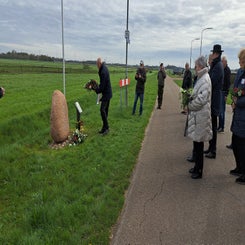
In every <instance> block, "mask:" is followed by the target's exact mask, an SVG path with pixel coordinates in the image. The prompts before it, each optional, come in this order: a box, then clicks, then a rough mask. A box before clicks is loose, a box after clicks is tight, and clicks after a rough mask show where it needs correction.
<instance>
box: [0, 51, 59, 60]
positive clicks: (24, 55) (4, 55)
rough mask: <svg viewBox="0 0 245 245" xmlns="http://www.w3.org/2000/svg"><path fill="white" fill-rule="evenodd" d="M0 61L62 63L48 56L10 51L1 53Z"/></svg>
mask: <svg viewBox="0 0 245 245" xmlns="http://www.w3.org/2000/svg"><path fill="white" fill-rule="evenodd" d="M0 58H1V59H20V60H39V61H62V59H59V58H55V57H50V56H48V55H35V54H28V53H25V52H17V51H15V50H12V51H11V52H7V53H1V54H0Z"/></svg>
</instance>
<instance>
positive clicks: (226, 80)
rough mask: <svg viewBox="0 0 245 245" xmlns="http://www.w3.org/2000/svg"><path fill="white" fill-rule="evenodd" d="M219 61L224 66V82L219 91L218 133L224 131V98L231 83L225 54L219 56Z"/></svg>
mask: <svg viewBox="0 0 245 245" xmlns="http://www.w3.org/2000/svg"><path fill="white" fill-rule="evenodd" d="M221 62H222V64H223V67H224V83H223V88H222V93H221V108H220V110H221V111H220V115H219V126H218V130H217V131H218V133H221V132H224V128H225V107H226V99H227V96H228V94H229V89H230V85H231V70H230V68H229V66H228V64H227V58H226V56H223V57H222V58H221Z"/></svg>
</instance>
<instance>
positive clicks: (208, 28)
mask: <svg viewBox="0 0 245 245" xmlns="http://www.w3.org/2000/svg"><path fill="white" fill-rule="evenodd" d="M211 29H214V28H213V27H207V28H204V29H202V31H201V45H200V56H201V55H202V37H203V32H204V31H206V30H211Z"/></svg>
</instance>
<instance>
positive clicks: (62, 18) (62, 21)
mask: <svg viewBox="0 0 245 245" xmlns="http://www.w3.org/2000/svg"><path fill="white" fill-rule="evenodd" d="M61 23H62V59H63V93H64V95H66V78H65V45H64V10H63V0H61Z"/></svg>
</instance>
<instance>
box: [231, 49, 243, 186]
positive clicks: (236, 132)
mask: <svg viewBox="0 0 245 245" xmlns="http://www.w3.org/2000/svg"><path fill="white" fill-rule="evenodd" d="M238 58H239V64H240V69H239V70H238V72H237V76H236V79H235V83H234V89H233V94H232V100H233V103H232V109H233V118H232V123H231V131H232V148H233V154H234V157H235V160H236V168H235V169H233V170H231V171H230V174H232V175H236V176H239V177H238V178H237V179H236V183H239V184H245V154H244V152H245V48H244V49H242V50H241V51H240V52H239V54H238Z"/></svg>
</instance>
